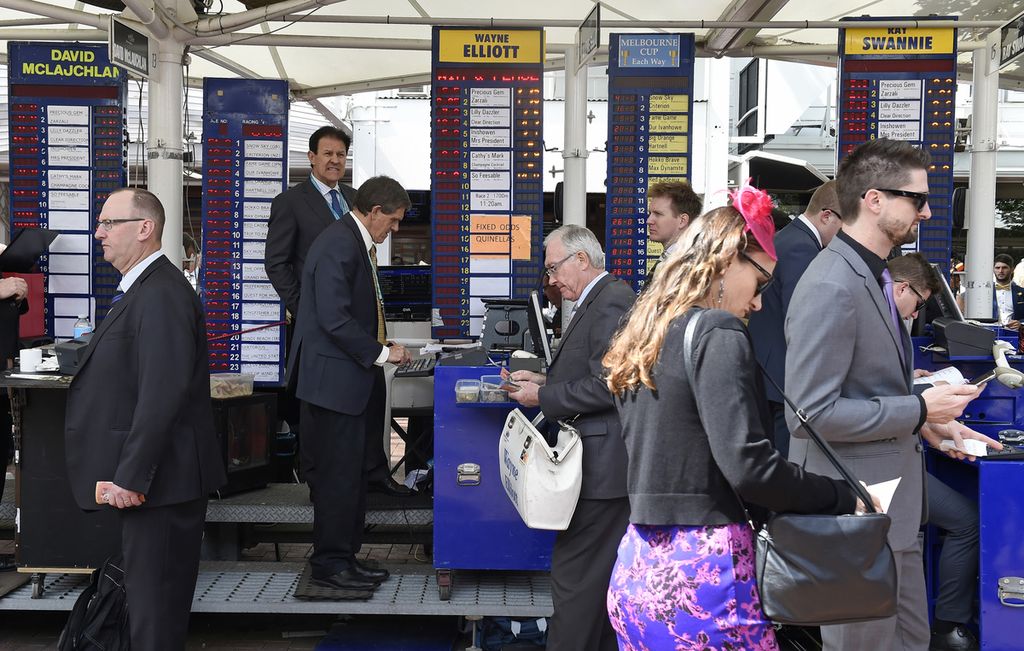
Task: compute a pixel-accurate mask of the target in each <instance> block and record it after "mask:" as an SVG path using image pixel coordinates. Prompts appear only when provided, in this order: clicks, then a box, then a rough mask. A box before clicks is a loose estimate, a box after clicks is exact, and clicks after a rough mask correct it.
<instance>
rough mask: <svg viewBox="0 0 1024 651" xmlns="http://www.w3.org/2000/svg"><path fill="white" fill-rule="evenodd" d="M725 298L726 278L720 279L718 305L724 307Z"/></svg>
mask: <svg viewBox="0 0 1024 651" xmlns="http://www.w3.org/2000/svg"><path fill="white" fill-rule="evenodd" d="M723 298H725V278H719V279H718V307H722V299H723Z"/></svg>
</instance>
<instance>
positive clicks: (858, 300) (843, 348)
mask: <svg viewBox="0 0 1024 651" xmlns="http://www.w3.org/2000/svg"><path fill="white" fill-rule="evenodd" d="M929 164H930V158H929V156H928V154H927V152H925V151H923V150H921V149H919V148H917V147H914V146H913V145H911V144H909V143H906V142H901V141H895V140H889V139H885V138H883V139H879V140H872V141H868V142H867V143H865V144H863V145H861V146H860V147H858V148H857V149H855V150H854V151H852V152H851V153H849V154H848V155H847V156H846V158H844V159H843V161H842V162H841V163H840V165H839V169H838V174H837V175H836V180H837V185H836V190H837V195H838V197H839V212H840V213H841V214H842V215H843V227H842V230H841V231H839V233H838V235H836V237H835V238H833V240H832V242H830V243H829V245H828V246H827V247H825V249H824V250H822V252H821V253H819V254H818V256H817V257H816V258H815V259H814V260H813V261H812V262H811V264H810V265H809V266H808V267H807V271H806V272H805V273H804V275H803V277H802V278H801V279H800V282H799V283H798V284H797V287H796V290H795V291H794V292H793V298H792V300H791V302H790V308H789V312H788V313H787V315H786V326H785V331H786V343H787V354H786V389H787V392H788V393H789V397H790V398H791V399H792V400H793V402H794V403H795V404H796V405H797V406H798V407H799V408H800V409H803V410H804V411H805V412H806V413H807V415H808V417H809V418H810V420H811V421H812V424H813V425H814V427H815V428H816V429H817V430H818V431H819V432H820V433H821V435H822V436H824V437H825V438H826V439H828V440H829V442H830V443H832V445H833V446H834V448H835V450H836V452H837V453H838V455H839V456H840V457H841V458H842V460H843V462H844V463H845V465H846V466H847V468H849V469H850V471H851V472H852V473H853V475H854V476H855V477H857V479H859V480H861V481H863V482H865V483H867V484H869V485H871V484H877V483H880V482H884V481H889V480H893V479H897V478H899V479H900V483H899V486H898V488H897V489H896V493H895V495H894V496H893V498H892V502H891V503H890V505H889V510H888V514H889V516H890V517H891V518H892V525H891V528H890V529H889V536H888V540H889V545H890V546H891V548H892V551H893V555H894V559H895V561H896V564H897V569H898V572H899V578H900V580H899V582H898V583H899V585H898V592H897V595H896V600H897V614H896V615H894V616H892V617H887V618H884V619H877V620H872V621H868V622H861V623H857V624H847V625H838V626H823V627H822V628H821V634H822V640H823V642H824V648H825V649H826V650H828V651H833V650H835V649H842V650H844V651H847V650H848V651H862V650H863V649H887V650H892V651H899V650H904V651H924V650H925V649H927V648H928V644H929V639H930V632H929V626H928V601H927V596H926V591H925V582H924V571H923V570H924V565H923V561H922V557H921V548H920V545H919V543H918V539H917V533H918V529H919V528H920V526H921V523H922V522H923V521H924V520H925V518H926V516H927V507H926V502H925V482H924V476H925V472H924V457H923V455H922V452H923V449H924V448H923V446H922V444H921V440H920V438H919V436H918V432H920V433H921V435H922V436H923V437H924V438H925V439H927V440H928V442H929V443H931V444H932V445H933V446H935V447H938V446H939V443H940V442H941V441H942V440H943V439H954V440H955V439H957V438H958V437H962V438H973V439H978V440H982V441H985V442H986V443H987V444H989V445H991V446H993V447H998V443H996V442H994V441H992V440H991V439H989V438H988V437H986V436H984V435H982V434H980V433H978V432H975V431H973V430H971V429H970V428H968V427H966V426H964V425H961V424H960V423H957V422H956V421H955V420H954V419H955V418H956V417H957V416H959V415H960V414H961V413H962V412H963V409H964V407H966V405H967V403H968V402H969V401H970V400H972V399H973V398H974V397H976V396H977V393H978V388H977V387H975V386H972V385H944V386H934V387H930V388H928V389H926V390H924V391H922V392H921V394H920V395H916V394H915V393H914V392H913V390H912V381H913V380H912V374H913V348H912V344H911V341H910V336H909V334H908V332H907V330H906V328H905V327H903V322H902V319H901V317H900V312H899V306H898V304H897V301H896V295H897V293H899V294H900V296H902V297H904V298H906V299H907V300H909V296H910V295H911V294H912V292H909V293H907V292H906V291H905V290H904V291H902V292H901V291H898V290H897V288H896V283H895V282H894V278H893V276H892V274H891V273H890V271H889V269H888V268H887V267H886V264H885V258H886V257H888V254H889V251H890V250H891V249H892V248H893V247H897V246H901V245H903V244H908V243H912V242H915V241H916V240H917V229H918V224H919V223H920V222H921V221H922V220H925V219H928V218H930V217H931V211H930V210H929V208H928V166H929ZM914 289H915V290H917V291H921V289H918V288H916V287H915V288H914ZM922 293H923V292H922ZM787 422H788V423H789V426H790V431H791V432H792V435H793V436H792V440H791V441H790V454H789V456H790V459H791V460H792V461H794V462H795V463H798V464H800V465H801V466H803V467H804V468H805V469H806V470H808V471H810V472H816V473H821V474H825V475H829V476H832V477H835V476H837V473H836V471H835V468H834V467H833V465H832V464H831V463H830V462H829V460H828V459H827V458H826V457H825V455H824V454H823V453H822V452H821V451H820V450H819V449H818V448H817V447H816V446H814V445H813V444H808V440H807V434H806V433H805V432H804V431H803V430H802V429H801V428H800V427H799V421H798V420H797V418H796V416H795V415H794V414H793V413H792V412H789V411H788V410H787ZM954 452H955V451H954Z"/></svg>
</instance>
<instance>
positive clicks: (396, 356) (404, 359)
mask: <svg viewBox="0 0 1024 651" xmlns="http://www.w3.org/2000/svg"><path fill="white" fill-rule="evenodd" d="M388 361H389V362H391V363H392V364H408V363H409V362H411V361H412V355H411V354H410V353H409V351H408V350H407V349H406V348H405V346H402V345H399V344H392V345H391V346H390V347H389V348H388Z"/></svg>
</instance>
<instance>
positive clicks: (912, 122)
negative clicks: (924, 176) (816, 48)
mask: <svg viewBox="0 0 1024 651" xmlns="http://www.w3.org/2000/svg"><path fill="white" fill-rule="evenodd" d="M857 20H864V19H862V18H858V19H857ZM877 20H879V21H880V25H879V27H877V28H856V29H854V28H849V29H843V30H840V32H839V34H840V36H839V38H840V43H841V44H842V48H841V50H842V56H841V58H840V63H839V71H840V72H839V75H840V84H839V146H838V147H837V149H836V152H837V156H838V159H839V160H842V159H843V157H845V156H846V155H847V154H849V153H850V152H851V151H853V150H854V149H855V148H856V147H857V145H859V144H861V143H863V142H865V141H868V140H874V139H876V138H890V139H894V140H905V141H907V142H910V143H912V144H914V145H916V146H918V147H922V148H924V149H926V150H928V152H929V153H930V154H931V157H932V163H931V167H930V168H929V170H928V189H929V195H928V205H929V207H930V208H931V213H932V217H931V219H929V220H928V221H922V222H921V224H920V227H919V231H918V240H917V242H916V243H914V244H907V245H904V247H903V250H904V251H905V252H911V251H920V252H921V253H922V254H924V255H925V257H927V258H928V260H929V261H930V262H934V263H937V264H939V268H940V269H942V270H943V271H944V273H948V269H949V259H950V255H951V253H952V250H951V249H952V239H951V238H952V227H953V219H952V218H953V203H952V198H953V144H954V140H955V133H956V119H955V110H956V109H955V106H956V103H955V99H956V30H955V29H950V28H932V27H920V28H903V27H885V26H884V23H885V22H886V21H892V20H900V19H896V18H878V19H877ZM920 20H921V21H922V22H923V23H927V21H928V19H927V18H921V19H920ZM942 20H949V19H947V18H943V19H942Z"/></svg>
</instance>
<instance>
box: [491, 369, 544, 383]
mask: <svg viewBox="0 0 1024 651" xmlns="http://www.w3.org/2000/svg"><path fill="white" fill-rule="evenodd" d="M501 377H502V378H504V379H506V380H512V381H513V382H517V383H518V382H533V383H534V384H539V385H540V386H544V383H545V382H547V381H548V378H547V376H546V375H544V374H543V373H534V372H533V371H524V370H520V371H515V372H513V373H509V372H508V370H506V369H501Z"/></svg>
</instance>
